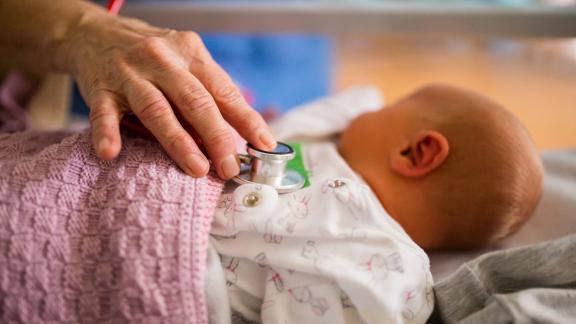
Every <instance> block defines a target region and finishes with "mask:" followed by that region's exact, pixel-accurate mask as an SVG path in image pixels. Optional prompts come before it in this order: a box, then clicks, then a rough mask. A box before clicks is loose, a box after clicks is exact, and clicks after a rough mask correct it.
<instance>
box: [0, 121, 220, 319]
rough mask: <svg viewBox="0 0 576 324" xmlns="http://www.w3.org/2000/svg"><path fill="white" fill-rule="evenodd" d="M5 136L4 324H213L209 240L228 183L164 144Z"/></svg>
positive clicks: (0, 166)
mask: <svg viewBox="0 0 576 324" xmlns="http://www.w3.org/2000/svg"><path fill="white" fill-rule="evenodd" d="M122 140H123V150H122V152H121V153H120V156H119V157H118V158H116V159H115V160H113V161H101V160H99V159H98V158H97V157H96V156H95V154H94V152H93V151H92V149H91V144H90V134H89V132H84V133H80V134H72V135H71V134H66V133H35V132H25V133H15V134H0V322H3V323H6V322H26V323H37V322H96V321H98V322H101V321H105V322H127V321H132V322H138V323H142V322H146V323H155V322H168V323H185V322H188V323H206V322H207V314H206V305H205V299H204V274H205V266H206V264H205V262H206V254H207V246H208V234H209V230H210V223H211V218H212V215H213V212H214V207H215V205H216V202H217V200H218V197H219V195H220V192H221V190H222V186H223V183H222V181H220V180H218V179H217V178H216V177H215V176H214V175H212V174H211V175H209V176H208V177H205V178H202V179H194V178H191V177H189V176H186V175H185V174H184V173H183V172H182V171H181V170H180V169H178V167H177V166H176V165H175V164H174V163H173V162H172V161H171V160H170V159H169V158H168V157H167V156H166V154H165V153H164V152H163V150H162V149H161V148H160V147H159V145H158V144H156V143H152V142H149V141H145V140H140V139H134V138H127V137H125V136H124V137H123V139H122Z"/></svg>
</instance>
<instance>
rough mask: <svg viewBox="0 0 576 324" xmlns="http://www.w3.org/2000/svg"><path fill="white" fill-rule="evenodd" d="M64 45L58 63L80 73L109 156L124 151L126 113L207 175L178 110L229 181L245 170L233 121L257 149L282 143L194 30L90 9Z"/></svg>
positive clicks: (100, 146)
mask: <svg viewBox="0 0 576 324" xmlns="http://www.w3.org/2000/svg"><path fill="white" fill-rule="evenodd" d="M62 47H63V49H64V52H65V53H66V55H63V56H62V57H63V59H64V60H65V61H63V62H59V64H61V65H67V67H68V70H70V71H71V72H72V73H73V75H74V77H75V78H76V81H77V83H78V86H79V89H80V92H81V93H82V96H83V97H84V99H85V100H86V102H87V104H88V106H89V107H90V124H91V127H92V133H93V144H94V148H95V149H96V153H97V155H98V156H99V157H101V158H103V159H113V158H115V157H116V156H117V155H118V153H119V151H120V148H121V140H120V132H119V123H120V119H121V118H122V115H123V114H124V113H125V112H127V111H132V112H133V113H134V114H135V115H136V116H137V117H138V118H139V119H140V121H141V122H142V123H143V124H144V126H146V128H148V130H150V131H151V133H152V134H153V135H154V136H155V137H156V139H157V140H158V141H159V142H160V144H161V145H162V146H163V147H164V149H165V150H166V152H167V153H168V155H170V157H171V158H173V159H174V160H175V161H176V163H177V164H178V165H179V166H180V167H181V168H182V169H183V170H184V171H185V172H186V173H187V174H189V175H192V176H196V177H200V176H204V175H206V173H207V172H208V169H209V163H208V160H207V157H206V156H205V155H204V154H203V153H202V151H201V150H200V148H199V147H198V144H197V143H196V142H195V141H194V140H193V138H192V137H191V136H190V134H189V132H187V131H186V130H185V128H184V127H183V126H182V123H180V122H179V120H178V118H177V116H179V117H180V118H182V119H183V120H185V121H186V122H187V123H189V124H190V126H191V127H192V128H193V129H194V131H195V132H196V133H197V134H198V135H199V137H200V138H201V139H202V142H203V145H204V147H205V149H206V152H207V154H208V157H209V158H210V159H211V160H212V161H213V163H214V166H215V168H216V171H217V173H218V175H219V176H220V177H221V178H223V179H229V178H231V177H233V176H234V175H236V174H238V172H239V166H238V162H237V159H236V154H235V153H236V144H235V140H234V136H233V134H232V131H231V129H230V126H229V125H231V126H232V127H234V128H235V129H236V130H237V131H238V132H239V133H240V135H241V136H242V137H244V138H245V139H246V140H247V141H248V142H250V143H251V144H252V145H254V146H256V147H257V148H261V149H264V150H267V149H272V148H273V147H275V145H276V142H275V140H274V137H273V136H272V134H271V132H270V130H269V128H268V126H267V125H266V123H265V122H264V120H263V119H262V117H261V116H260V115H259V114H258V113H257V112H256V111H254V110H253V109H252V108H251V107H250V106H249V105H248V104H247V103H246V101H245V100H244V98H243V97H242V95H241V93H240V91H239V90H238V88H237V87H236V86H235V85H234V83H233V82H232V81H231V79H230V77H229V76H228V75H227V74H226V72H224V70H223V69H222V68H221V67H220V66H219V65H218V64H217V63H216V62H215V61H214V60H213V59H212V57H211V56H210V54H209V52H208V51H207V50H206V48H205V47H204V45H203V43H202V40H201V39H200V37H199V36H198V34H196V33H194V32H178V31H174V30H167V29H159V28H155V27H152V26H149V25H147V24H145V23H143V22H141V21H138V20H134V19H127V18H119V17H112V16H110V15H106V14H102V13H99V12H98V13H94V14H87V15H85V16H84V17H83V18H82V19H81V20H80V22H79V23H78V24H77V25H76V28H75V29H74V30H73V31H72V32H71V33H70V37H69V38H68V39H67V40H66V41H64V42H63V44H62ZM59 64H58V63H56V65H59Z"/></svg>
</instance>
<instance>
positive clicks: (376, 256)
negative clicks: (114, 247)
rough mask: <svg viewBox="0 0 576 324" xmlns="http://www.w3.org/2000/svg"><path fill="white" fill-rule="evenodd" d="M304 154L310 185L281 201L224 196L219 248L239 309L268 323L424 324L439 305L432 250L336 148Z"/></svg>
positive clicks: (322, 146)
mask: <svg viewBox="0 0 576 324" xmlns="http://www.w3.org/2000/svg"><path fill="white" fill-rule="evenodd" d="M302 152H303V160H304V164H305V167H306V168H307V170H308V171H309V172H310V174H311V177H310V186H309V187H306V188H304V189H301V190H298V191H296V192H294V193H290V194H284V195H280V196H278V200H277V201H276V200H274V198H275V195H274V194H273V193H274V192H273V190H274V189H272V188H271V187H267V186H252V187H241V188H242V189H237V188H236V187H235V186H231V188H228V192H225V193H224V194H223V195H222V197H221V200H220V203H219V205H218V208H217V211H216V214H215V219H214V222H213V228H212V234H213V236H212V244H213V246H214V247H215V249H216V251H217V252H218V254H220V256H221V258H222V265H223V267H224V271H225V274H226V280H227V285H228V293H229V298H230V304H231V306H232V309H234V310H235V311H237V312H240V313H242V315H243V316H244V317H245V318H246V319H248V320H253V321H262V322H263V323H322V324H328V323H330V324H338V323H400V322H414V323H424V322H425V321H426V320H427V319H428V316H429V315H430V313H431V311H432V306H433V297H432V276H431V274H430V271H429V261H428V257H427V256H426V254H425V253H424V251H422V249H420V248H419V247H418V246H417V245H416V244H415V243H414V242H413V241H412V240H411V239H410V238H409V237H408V235H407V234H406V233H405V232H404V230H403V229H402V228H401V227H400V226H399V225H398V224H397V223H396V222H395V221H394V220H393V219H392V218H391V217H390V216H389V215H388V214H387V213H386V211H385V210H384V209H383V208H382V206H381V205H380V202H379V201H378V199H377V197H376V196H375V195H374V193H373V192H372V191H371V189H370V188H369V187H368V186H367V185H365V184H364V182H363V181H362V179H360V177H359V176H357V175H356V174H355V173H354V171H353V170H352V169H350V167H349V166H348V165H347V164H346V162H345V161H344V160H343V159H342V157H340V155H339V154H338V152H337V150H336V146H335V145H334V144H333V143H332V142H330V141H324V142H321V143H308V144H303V145H302ZM245 186H246V185H245ZM234 190H236V191H234ZM246 190H248V191H250V190H252V191H258V192H259V193H260V196H261V197H262V201H261V203H260V204H257V205H256V206H253V204H251V203H250V201H247V200H246V199H245V198H246V193H247V191H246ZM270 190H272V192H271V191H270Z"/></svg>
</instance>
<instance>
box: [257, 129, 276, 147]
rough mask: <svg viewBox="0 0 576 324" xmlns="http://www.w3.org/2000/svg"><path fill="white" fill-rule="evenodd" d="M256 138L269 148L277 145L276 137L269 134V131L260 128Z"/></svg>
mask: <svg viewBox="0 0 576 324" xmlns="http://www.w3.org/2000/svg"><path fill="white" fill-rule="evenodd" d="M258 138H259V139H260V141H261V142H262V143H264V145H266V146H268V147H270V148H274V147H276V145H277V144H276V139H274V136H272V134H270V132H269V131H267V130H260V134H259V135H258Z"/></svg>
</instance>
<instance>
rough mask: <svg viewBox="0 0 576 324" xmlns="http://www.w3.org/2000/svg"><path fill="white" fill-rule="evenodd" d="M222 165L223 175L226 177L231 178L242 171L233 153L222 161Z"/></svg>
mask: <svg viewBox="0 0 576 324" xmlns="http://www.w3.org/2000/svg"><path fill="white" fill-rule="evenodd" d="M220 166H221V169H222V175H223V176H224V178H225V179H230V178H232V177H233V176H235V175H237V174H238V173H239V172H240V166H239V165H238V160H236V157H235V156H234V155H232V154H230V155H228V156H227V157H225V158H224V160H222V162H220Z"/></svg>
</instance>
